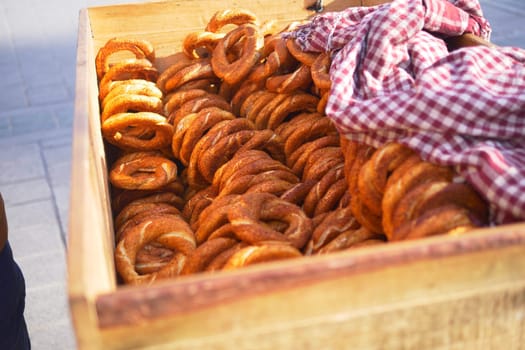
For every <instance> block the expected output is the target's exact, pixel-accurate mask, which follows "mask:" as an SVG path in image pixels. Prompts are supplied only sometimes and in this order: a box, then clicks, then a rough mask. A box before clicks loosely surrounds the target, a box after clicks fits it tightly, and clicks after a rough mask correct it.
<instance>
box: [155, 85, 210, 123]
mask: <svg viewBox="0 0 525 350" xmlns="http://www.w3.org/2000/svg"><path fill="white" fill-rule="evenodd" d="M208 94H209V92H208V91H206V90H202V89H191V90H182V91H175V92H173V93H171V94H169V95H167V96H166V98H165V99H164V115H166V116H168V115H170V114H171V113H173V112H174V111H176V110H177V109H179V108H180V106H182V105H183V104H184V103H185V102H187V101H190V100H193V99H195V98H197V97H202V96H207V95H208Z"/></svg>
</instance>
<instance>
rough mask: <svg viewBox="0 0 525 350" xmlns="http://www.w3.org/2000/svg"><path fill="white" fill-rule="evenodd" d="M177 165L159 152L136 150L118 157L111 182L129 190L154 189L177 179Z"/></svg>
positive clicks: (112, 169) (110, 175) (112, 168)
mask: <svg viewBox="0 0 525 350" xmlns="http://www.w3.org/2000/svg"><path fill="white" fill-rule="evenodd" d="M176 178H177V165H176V164H175V163H173V162H172V161H171V160H169V159H167V158H166V157H164V156H163V155H162V154H161V153H159V152H135V153H129V154H126V155H124V156H122V157H120V158H118V159H117V160H116V161H115V163H113V166H112V167H111V170H110V172H109V180H110V182H111V183H112V184H113V185H114V186H116V187H119V188H124V189H129V190H153V189H158V188H160V187H162V186H165V185H167V184H168V183H170V182H173V181H175V179H176Z"/></svg>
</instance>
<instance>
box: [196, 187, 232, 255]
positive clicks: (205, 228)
mask: <svg viewBox="0 0 525 350" xmlns="http://www.w3.org/2000/svg"><path fill="white" fill-rule="evenodd" d="M239 199H240V195H237V194H231V195H227V196H222V197H218V198H216V199H214V200H213V201H212V202H211V204H210V205H208V206H207V207H206V208H204V210H202V212H201V213H200V215H199V218H198V220H197V222H196V230H195V239H196V241H197V243H198V244H199V245H200V244H202V243H203V242H204V241H206V240H207V239H208V237H209V236H210V235H211V234H212V233H213V232H215V231H216V230H218V229H219V228H220V227H221V226H223V225H226V224H228V223H229V219H228V213H229V212H230V211H231V207H232V205H233V204H234V203H236V202H238V201H239Z"/></svg>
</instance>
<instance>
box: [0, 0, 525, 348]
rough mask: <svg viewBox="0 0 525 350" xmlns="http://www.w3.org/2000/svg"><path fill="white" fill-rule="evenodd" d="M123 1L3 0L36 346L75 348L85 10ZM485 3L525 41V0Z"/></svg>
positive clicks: (8, 125) (499, 35) (496, 25)
mask: <svg viewBox="0 0 525 350" xmlns="http://www.w3.org/2000/svg"><path fill="white" fill-rule="evenodd" d="M119 2H120V3H122V2H133V1H129V0H128V1H125V0H123V1H111V0H99V1H89V0H84V1H68V0H46V1H38V0H1V1H0V166H1V169H2V171H1V172H0V191H1V193H2V195H3V197H4V199H5V204H6V210H7V215H8V220H9V229H10V242H11V245H12V248H13V251H14V254H15V258H16V259H17V261H18V263H19V265H20V266H21V268H22V270H23V271H24V274H25V277H26V284H27V299H26V303H27V307H26V320H27V323H28V327H29V332H30V335H31V339H32V344H33V348H34V349H36V350H41V349H42V350H47V349H50V350H51V349H53V350H60V349H68V350H69V349H75V340H74V335H73V330H72V326H71V323H70V317H69V310H68V304H67V291H66V279H65V277H66V265H65V247H66V242H67V220H68V204H69V203H68V200H69V176H70V166H71V161H70V153H71V126H72V120H73V99H74V93H75V92H74V84H75V65H76V63H75V59H76V34H77V25H78V11H79V9H80V8H83V7H90V6H97V5H102V4H116V3H119ZM135 2H138V1H135ZM481 4H482V7H483V9H484V12H485V16H486V17H487V18H488V20H489V21H490V22H491V24H492V28H493V35H492V41H493V42H494V43H495V44H497V45H501V46H518V47H522V48H525V31H524V30H523V19H524V18H525V1H523V0H481ZM0 288H1V286H0Z"/></svg>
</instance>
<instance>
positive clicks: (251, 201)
mask: <svg viewBox="0 0 525 350" xmlns="http://www.w3.org/2000/svg"><path fill="white" fill-rule="evenodd" d="M228 219H229V221H230V223H231V230H232V231H233V232H234V233H235V235H236V237H238V238H239V239H240V240H242V241H244V242H247V243H250V244H257V242H261V241H263V242H264V241H280V242H288V243H290V244H291V245H292V246H294V247H295V248H297V249H301V248H302V247H303V246H304V245H305V244H306V242H308V240H309V239H310V236H311V234H312V230H313V225H312V221H311V220H310V219H309V218H308V217H307V216H306V215H305V214H304V212H303V211H302V209H301V208H299V207H298V206H296V205H294V204H292V203H289V202H287V201H285V200H282V199H280V198H278V197H276V196H275V195H272V194H269V193H247V194H244V195H241V196H240V198H239V199H238V200H237V201H236V203H235V204H234V208H233V209H232V210H229V211H228ZM273 221H276V222H285V223H287V225H286V229H285V230H284V232H279V231H276V230H275V229H272V228H271V227H270V226H269V225H268V224H265V222H273Z"/></svg>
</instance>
